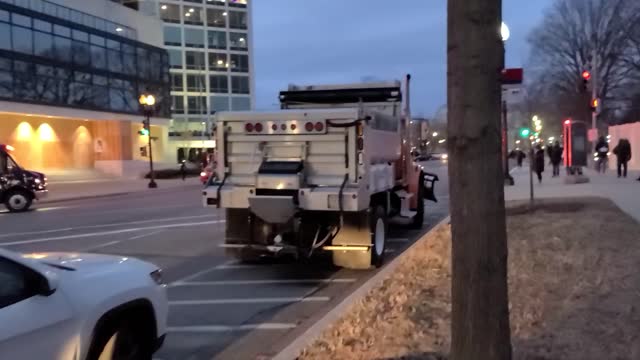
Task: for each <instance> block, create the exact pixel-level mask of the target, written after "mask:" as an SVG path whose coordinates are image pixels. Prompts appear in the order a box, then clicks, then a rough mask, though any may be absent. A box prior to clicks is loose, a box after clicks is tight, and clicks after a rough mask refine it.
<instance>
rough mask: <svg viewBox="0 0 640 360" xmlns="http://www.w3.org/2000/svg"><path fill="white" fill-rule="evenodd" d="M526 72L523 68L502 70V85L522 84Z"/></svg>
mask: <svg viewBox="0 0 640 360" xmlns="http://www.w3.org/2000/svg"><path fill="white" fill-rule="evenodd" d="M523 77H524V70H523V69H522V68H513V69H504V70H502V85H514V84H522V79H523Z"/></svg>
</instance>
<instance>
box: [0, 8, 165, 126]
mask: <svg viewBox="0 0 640 360" xmlns="http://www.w3.org/2000/svg"><path fill="white" fill-rule="evenodd" d="M0 34H2V35H0V100H7V101H17V102H29V103H35V104H42V105H51V106H62V107H73V108H81V109H86V110H96V111H108V112H114V113H124V114H139V113H140V111H139V105H138V95H139V94H140V93H141V92H145V91H148V92H151V93H153V94H155V95H156V97H157V99H158V106H157V108H156V114H157V115H158V116H160V117H165V118H168V117H170V113H171V97H170V94H169V92H170V89H171V82H172V81H173V79H172V78H171V77H170V76H169V63H170V57H169V54H168V53H167V51H166V50H165V49H162V48H159V47H154V46H151V45H148V44H146V43H143V42H139V41H137V40H136V39H137V33H136V30H135V29H132V28H130V27H127V26H124V25H120V24H118V23H116V22H113V21H109V20H105V19H102V18H99V17H96V16H93V15H89V14H86V13H82V12H80V11H76V10H73V9H70V8H67V7H64V6H61V5H59V4H56V3H53V2H48V1H44V0H0Z"/></svg>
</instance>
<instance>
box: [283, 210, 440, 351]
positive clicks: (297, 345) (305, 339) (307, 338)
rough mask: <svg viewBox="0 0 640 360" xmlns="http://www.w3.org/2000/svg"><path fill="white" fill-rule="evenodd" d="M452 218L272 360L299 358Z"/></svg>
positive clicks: (428, 233)
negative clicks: (413, 250) (406, 257)
mask: <svg viewBox="0 0 640 360" xmlns="http://www.w3.org/2000/svg"><path fill="white" fill-rule="evenodd" d="M450 220H451V216H447V217H445V218H444V219H443V220H441V221H440V222H438V223H437V224H436V225H435V226H434V227H433V228H431V230H429V231H427V232H426V233H425V234H424V235H422V236H421V237H420V239H418V240H417V241H415V242H414V243H413V244H411V246H409V247H408V248H407V249H406V250H405V251H403V252H402V254H401V255H400V256H397V257H396V258H395V259H393V260H392V261H391V262H390V263H389V264H387V266H385V267H384V268H383V269H382V270H380V271H379V272H378V273H377V274H375V275H374V276H372V277H371V278H370V279H369V280H367V281H366V282H365V283H364V284H362V285H361V286H360V287H359V288H358V289H356V290H355V291H354V292H352V293H351V294H349V296H347V297H346V298H345V299H344V300H342V301H341V302H340V303H339V304H338V305H336V307H334V308H333V309H332V310H331V311H329V312H328V313H326V314H325V315H324V316H323V317H322V318H321V319H320V320H318V321H317V322H316V323H315V324H313V325H312V326H311V327H310V328H308V329H307V330H306V331H305V332H304V333H302V334H300V336H298V337H297V338H296V339H295V340H293V342H291V344H289V345H288V346H287V347H286V348H284V349H283V350H282V351H280V352H279V353H277V354H276V355H275V356H273V357H272V358H271V360H294V359H297V358H298V356H299V355H300V353H301V352H302V350H304V349H305V348H306V347H307V346H309V345H311V344H313V342H314V341H315V340H316V339H317V338H318V337H319V336H320V335H321V334H322V333H323V332H324V331H325V330H326V329H327V328H328V327H329V326H331V325H332V324H333V323H334V322H336V321H337V320H338V319H340V318H341V317H342V316H343V315H344V314H345V313H346V312H347V311H348V310H349V309H350V308H351V306H352V305H353V304H354V303H355V302H356V301H358V300H360V299H362V298H364V297H365V296H366V295H367V294H368V293H369V291H370V290H371V289H373V288H374V287H376V286H378V285H379V284H380V283H382V281H383V280H384V279H386V278H387V277H388V276H389V274H391V273H392V272H393V271H394V270H395V269H396V267H398V265H400V264H401V262H402V260H403V259H404V257H405V256H406V254H408V253H409V252H410V251H411V250H412V249H413V248H414V247H416V246H417V245H418V244H420V243H422V242H423V241H425V239H426V238H427V237H428V236H429V235H430V234H431V233H433V232H434V231H436V230H437V229H438V228H440V227H441V226H443V225H444V224H447V223H448V222H449V221H450Z"/></svg>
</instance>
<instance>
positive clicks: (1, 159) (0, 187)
mask: <svg viewBox="0 0 640 360" xmlns="http://www.w3.org/2000/svg"><path fill="white" fill-rule="evenodd" d="M12 151H14V148H13V147H12V146H11V145H2V144H0V201H1V202H2V203H3V204H4V205H5V206H6V208H7V209H8V210H9V211H10V212H23V211H27V210H29V208H30V207H31V204H32V203H33V200H37V199H41V198H43V197H45V196H46V195H47V178H46V177H45V175H44V174H42V173H39V172H36V171H30V170H26V169H23V168H22V167H20V165H18V163H17V162H16V161H15V160H14V159H13V157H12V156H11V152H12Z"/></svg>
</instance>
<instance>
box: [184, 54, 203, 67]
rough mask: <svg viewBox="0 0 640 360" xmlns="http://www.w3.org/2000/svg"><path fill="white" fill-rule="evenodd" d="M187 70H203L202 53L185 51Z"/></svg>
mask: <svg viewBox="0 0 640 360" xmlns="http://www.w3.org/2000/svg"><path fill="white" fill-rule="evenodd" d="M185 55H186V58H187V61H186V63H187V69H192V70H204V69H205V66H204V52H200V51H186V52H185Z"/></svg>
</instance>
